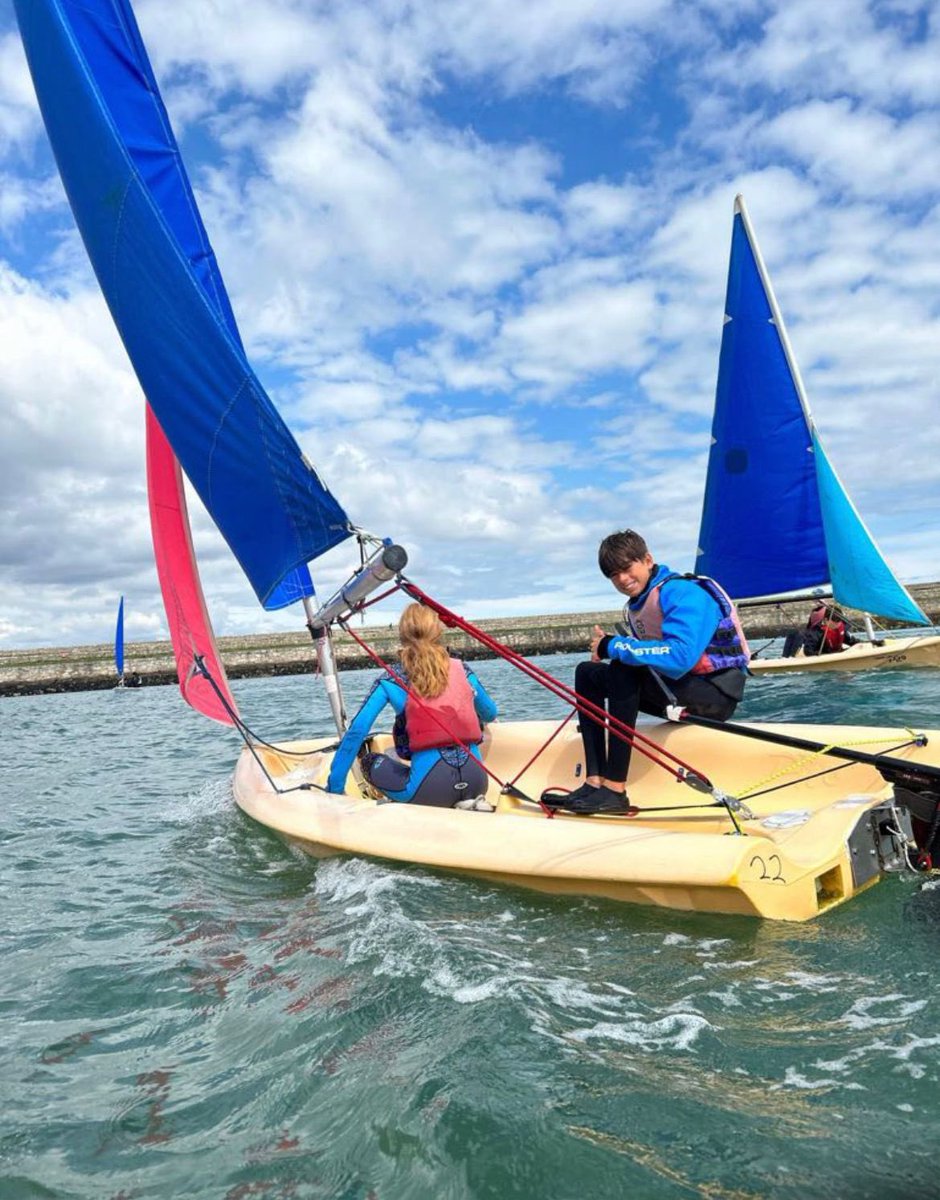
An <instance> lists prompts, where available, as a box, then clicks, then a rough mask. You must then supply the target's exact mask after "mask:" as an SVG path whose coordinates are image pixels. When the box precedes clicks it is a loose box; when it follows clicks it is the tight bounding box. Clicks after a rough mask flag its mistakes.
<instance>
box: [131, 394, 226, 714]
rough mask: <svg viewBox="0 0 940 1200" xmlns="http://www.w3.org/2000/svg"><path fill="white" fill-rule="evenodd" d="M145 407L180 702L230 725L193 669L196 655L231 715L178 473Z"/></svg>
mask: <svg viewBox="0 0 940 1200" xmlns="http://www.w3.org/2000/svg"><path fill="white" fill-rule="evenodd" d="M146 408H147V491H148V494H149V498H150V530H151V533H152V535H153V551H154V557H155V558H156V562H157V575H158V576H159V578H160V590H161V591H162V593H163V605H164V608H165V609H166V619H167V624H168V625H169V627H170V637H171V639H172V641H173V653H174V654H175V655H176V671H177V674H178V675H179V681H180V691H181V692H182V693H183V699H184V700H185V701H186V703H187V704H190V705H191V706H192V707H193V708H195V709H196V711H197V712H201V713H203V714H204V715H205V716H207V717H211V718H212V720H213V721H222V722H223V723H225V724H226V725H233V724H234V721H233V720H232V717H231V716H230V715H229V713H228V712H227V711H226V708H225V705H224V704H223V703H222V700H221V699H220V697H219V695H218V694H217V693H216V691H215V689H214V688H213V686H212V684H211V683H210V682H209V680H208V679H206V678H205V677H204V676H203V675H201V674H199V672H198V670H197V667H196V662H195V659H196V657H197V656H199V657H200V658H201V659H202V660H203V661H204V663H205V666H206V669H207V670H208V671H209V673H210V674H211V676H212V678H213V679H214V680H215V683H216V685H217V686H218V689H219V691H220V692H221V693H222V695H223V696H224V697H225V700H226V701H227V703H228V704H229V705H230V706H231V709H232V712H234V713H236V715H237V713H238V709H237V707H236V705H235V698H234V697H233V695H232V693H231V690H230V688H229V685H228V679H227V678H226V675H225V668H224V667H223V666H222V661H221V659H220V658H219V655H218V651H217V650H216V645H215V636H214V635H213V633H212V625H211V623H210V621H209V614H208V612H207V611H206V602H205V599H204V598H203V594H202V585H201V584H200V582H199V571H198V568H197V567H196V556H195V554H194V553H193V541H192V534H191V532H190V528H189V513H188V511H187V508H186V495H185V493H184V491H183V475H182V472H181V471H180V466H179V463H178V462H177V461H176V455H175V454H174V453H173V449H172V447H171V446H170V443H169V442H168V441H167V440H166V437H165V436H164V433H163V430H162V429H161V428H160V425H159V423H158V421H157V419H156V417H155V416H154V415H153V412H152V411H151V409H150V405H149V404H148V405H147V406H146Z"/></svg>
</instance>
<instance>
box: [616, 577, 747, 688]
mask: <svg viewBox="0 0 940 1200" xmlns="http://www.w3.org/2000/svg"><path fill="white" fill-rule="evenodd" d="M671 579H688V580H689V581H690V582H691V583H697V584H698V585H699V586H700V587H703V588H704V589H705V591H706V592H708V594H709V595H710V596H711V598H712V599H713V600H714V601H715V603H716V604H717V605H718V607H719V609H720V610H721V620H720V621H719V622H718V624H717V625H716V627H715V632H714V633H713V634H712V636H711V637H710V638H709V642H708V645H707V646H706V647H705V649H704V651H703V652H702V655H701V657H700V658H699V660H698V662H697V663H696V664H695V666H694V667H693V668H692V671H691V674H693V675H711V674H713V673H714V672H715V671H724V670H726V669H727V668H728V667H738V668H740V669H741V670H745V669H746V667H747V664H748V663H749V662H750V659H751V651H750V648H749V647H748V644H747V638H746V637H745V636H744V630H743V629H742V628H741V620H740V618H739V616H738V611H737V609H736V608H735V607H734V604H733V603H732V601H731V598H730V596H729V595H728V593H727V592H726V591H725V590H724V588H723V587H722V586H721V585H720V584H718V583H716V582H715V580H714V579H710V578H709V577H708V576H707V575H667V576H666V578H665V579H662V580H660V582H659V583H657V584H656V586H655V587H652V588H650V590H649V594H648V595H647V597H646V599H645V600H644V601H643V603H642V604H641V605H640V607H639V608H635V609H634V608H631V607H630V605H629V604H627V606H626V607H625V609H624V614H625V615H626V617H627V620H628V621H629V622H630V627H631V629H632V630H633V632H634V634H635V636H636V637H638V638H642V639H644V640H645V641H652V642H656V641H661V640H662V636H663V606H662V601H661V600H660V597H659V592H660V589H661V588H662V586H663V584H665V583H668V582H669V581H670V580H671Z"/></svg>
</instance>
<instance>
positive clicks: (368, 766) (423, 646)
mask: <svg viewBox="0 0 940 1200" xmlns="http://www.w3.org/2000/svg"><path fill="white" fill-rule="evenodd" d="M443 632H444V630H443V626H442V625H441V622H440V618H439V617H438V616H437V614H436V613H434V612H432V611H431V610H430V609H429V608H425V607H424V606H423V605H421V604H409V605H408V607H407V608H406V609H405V610H404V611H403V612H402V614H401V617H400V619H399V622H398V633H399V637H400V638H401V667H400V668H398V669H396V670H395V671H394V672H393V673H392V672H390V673H388V674H386V675H383V676H382V677H381V678H380V679H378V680H376V682H375V685H374V686H373V688H372V691H371V692H370V693H369V695H368V696H367V697H366V699H365V701H364V703H363V705H362V707H361V708H360V709H359V711H358V712H357V713H356V715H355V716H354V717H353V719H352V723H351V724H350V726H349V728H348V729H347V730H346V733H345V735H344V736H343V740H342V741H341V742H340V744H339V749H338V750H337V751H336V754H335V755H334V758H333V765H332V767H331V769H330V777H329V781H328V783H327V788H328V790H329V791H331V792H344V791H345V790H346V777H347V775H348V774H349V769H350V767H351V766H352V764H353V761H354V759H355V758H356V755H357V754H358V753H359V751H360V749H361V747H362V744H363V742H364V741H365V739H366V737H367V736H368V733H369V730H370V729H371V728H372V726H373V725H374V724H375V722H376V720H377V718H378V716H379V714H380V713H381V712H382V710H383V709H384V708H385V706H386V705H391V706H392V708H393V709H394V710H395V713H396V714H397V717H396V726H397V727H398V730H399V736H398V737H396V750H397V751H398V755H397V756H393V755H389V754H367V755H365V756H364V757H363V759H362V760H361V765H362V773H363V775H364V776H365V778H366V780H367V782H368V783H370V784H371V785H372V786H373V787H376V788H378V789H379V791H381V792H384V793H385V795H386V796H388V798H389V799H390V800H399V801H403V802H411V803H412V804H429V805H433V806H434V807H436V808H465V809H475V810H476V811H478V812H492V811H493V807H494V806H493V805H491V804H489V803H488V802H487V800H486V786H487V777H486V771H485V770H484V769H483V767H482V765H481V762H480V750H479V744H480V742H481V741H482V740H483V728H482V723H483V722H486V721H492V720H493V719H494V718H495V717H496V713H497V707H496V703H495V702H494V701H493V699H492V698H491V697H490V695H489V693H488V692H487V690H486V688H485V687H484V686H483V684H482V683H480V681H479V679H477V677H476V675H475V674H474V673H473V672H472V671H471V670H470V668H469V667H466V666H464V664H463V663H462V662H460V661H459V660H458V659H456V658H451V657H450V655H449V654H448V653H447V650H446V649H445V647H444V644H443V640H442V638H443ZM402 734H403V735H404V736H402Z"/></svg>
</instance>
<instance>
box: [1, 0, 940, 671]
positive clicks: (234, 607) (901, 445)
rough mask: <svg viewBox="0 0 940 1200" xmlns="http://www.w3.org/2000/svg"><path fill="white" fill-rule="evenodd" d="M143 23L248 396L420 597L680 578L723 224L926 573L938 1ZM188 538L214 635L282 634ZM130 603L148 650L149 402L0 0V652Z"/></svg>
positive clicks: (932, 551) (860, 484)
mask: <svg viewBox="0 0 940 1200" xmlns="http://www.w3.org/2000/svg"><path fill="white" fill-rule="evenodd" d="M135 10H136V12H137V16H138V20H139V23H140V26H141V30H142V33H143V36H144V40H145V42H146V43H147V45H148V48H149V50H150V54H151V58H152V60H153V64H154V68H155V71H156V74H157V77H158V79H159V80H160V82H161V86H162V88H163V92H164V99H165V100H166V103H167V107H168V109H169V112H170V115H171V118H172V120H173V122H174V126H175V129H176V132H177V136H178V138H179V140H180V143H181V146H182V149H183V153H184V156H185V158H186V162H187V166H188V168H189V172H190V176H191V178H192V181H193V184H194V186H195V189H196V192H197V196H198V199H199V203H200V207H201V209H202V213H203V217H204V220H205V223H206V225H207V227H208V230H209V233H210V237H211V238H212V241H213V244H214V247H215V250H216V254H217V257H218V260H219V263H220V266H221V269H222V273H223V275H224V277H225V279H226V282H227V285H228V288H229V291H230V294H231V297H232V301H233V306H234V309H235V313H236V316H237V318H238V321H239V325H240V327H241V330H242V334H243V338H244V340H245V342H246V345H247V347H248V350H249V355H250V357H251V358H252V361H253V363H254V365H255V367H256V370H257V372H258V374H259V375H260V377H261V378H262V380H263V381H264V382H265V384H266V385H267V386H268V388H269V391H270V392H271V394H272V396H273V398H274V400H275V402H276V404H277V405H278V407H279V408H280V410H281V412H282V413H283V414H284V416H285V418H286V420H287V422H288V424H289V425H290V427H291V428H292V430H293V432H294V433H295V435H296V437H297V438H298V441H299V442H300V443H301V445H302V446H303V448H304V450H305V451H306V452H307V454H308V455H309V457H310V458H311V459H312V460H313V461H314V462H315V463H316V464H317V467H318V469H319V470H320V473H321V475H322V476H323V477H324V479H325V480H326V482H327V483H328V485H329V486H330V487H331V489H332V490H333V491H334V493H335V494H336V495H337V496H338V498H339V499H340V500H341V502H342V503H343V505H344V506H345V508H346V510H347V512H348V513H349V514H350V516H351V517H352V519H353V520H354V521H355V522H356V523H357V524H359V525H361V526H364V527H366V528H368V529H371V530H372V531H373V532H375V533H378V534H381V535H385V534H388V535H391V536H393V537H395V538H396V539H397V540H399V541H401V542H402V543H403V544H404V545H405V546H406V547H407V548H408V550H409V552H410V554H411V574H412V575H413V577H414V578H415V579H416V580H417V581H418V582H419V583H421V584H422V586H424V587H425V588H426V589H427V590H429V591H431V592H432V593H434V594H436V595H438V596H439V597H440V598H441V599H442V600H444V601H445V602H447V603H450V604H452V605H453V606H454V607H456V608H458V609H459V610H460V611H462V612H464V613H465V614H467V615H469V616H477V617H483V616H498V615H508V614H521V613H532V612H550V611H566V612H567V611H579V610H581V611H586V610H590V609H593V608H611V607H615V603H616V598H615V596H614V594H613V593H612V592H611V591H609V590H608V587H607V585H606V583H605V582H604V581H603V580H602V579H601V578H600V577H599V575H598V573H597V568H596V558H595V552H596V546H597V543H598V541H599V540H600V538H601V537H603V536H604V535H605V534H606V533H608V532H609V531H610V530H612V529H615V528H623V527H625V526H627V525H630V526H633V527H635V528H638V529H639V530H640V531H641V532H643V533H644V534H645V535H646V537H647V539H648V540H649V541H650V543H651V546H652V548H653V550H654V552H655V555H656V557H657V558H658V559H659V560H660V561H665V562H668V563H669V564H670V565H671V566H673V567H674V568H676V569H680V570H686V569H691V567H692V565H693V556H694V551H695V546H696V540H697V533H698V524H699V514H700V508H701V501H702V491H703V487H704V477H705V463H706V457H707V450H708V438H709V428H710V421H711V408H712V404H713V400H714V390H715V373H716V368H717V362H718V346H719V339H720V335H721V325H722V311H723V301H724V288H725V273H726V269H727V255H728V248H729V243H730V233H731V220H732V206H733V200H734V196H735V193H736V192H738V191H741V192H743V193H744V195H745V197H746V199H747V201H748V207H749V209H750V213H751V217H752V219H753V222H754V224H755V227H756V231H757V234H758V237H759V239H760V242H761V247H762V249H763V252H764V257H765V259H766V260H767V264H768V267H769V270H770V273H771V276H772V278H773V280H774V283H775V287H776V291H777V296H778V300H779V302H780V305H781V308H782V310H783V313H784V316H785V318H786V320H787V323H788V327H789V331H790V336H791V340H792V342H793V345H794V348H795V351H796V354H797V358H798V359H799V362H800V365H801V368H802V372H803V376H804V381H805V383H806V387H807V391H808V394H809V399H810V403H811V405H812V408H813V412H814V416H815V418H816V421H817V424H818V426H819V428H820V431H821V433H822V436H823V438H824V440H825V443H826V446H827V449H828V451H829V454H830V457H831V458H832V460H833V462H834V464H835V466H836V468H837V470H838V471H839V473H840V475H841V476H842V478H843V480H844V482H845V483H846V485H847V487H848V489H849V491H850V493H851V494H852V496H853V498H854V500H855V502H856V504H857V506H858V508H859V509H860V511H861V512H862V514H863V516H864V517H865V519H866V521H867V523H868V525H869V527H870V529H871V530H872V532H873V533H874V535H875V537H876V538H877V539H878V541H879V543H880V545H881V547H882V549H883V550H884V552H885V554H886V556H887V557H888V559H889V561H891V563H892V564H893V565H894V566H895V568H896V569H897V571H898V573H899V574H900V575H901V577H902V578H903V579H905V580H909V581H915V580H925V579H937V578H940V546H938V536H937V534H938V530H940V491H938V486H937V484H938V477H940V430H938V422H937V420H936V417H935V413H936V408H937V392H938V387H940V336H938V334H940V122H938V115H940V112H938V109H940V71H938V70H937V63H938V62H940V44H938V43H940V5H938V4H936V3H915V2H913V0H895V2H893V3H892V2H891V0H881V2H880V3H877V4H875V3H865V2H863V0H827V3H825V4H820V3H819V2H818V0H812V2H809V0H787V2H785V3H757V2H751V0H739V2H737V3H735V2H734V0H729V2H720V3H719V2H718V0H594V2H590V3H589V2H587V0H583V2H582V0H555V2H551V0H539V2H538V3H534V2H529V0H517V3H515V4H513V5H511V6H507V5H506V4H505V2H504V0H500V2H499V3H497V2H496V0H472V2H471V0H433V2H432V0H420V2H414V3H410V4H408V3H400V2H392V0H388V2H384V3H383V2H381V0H369V2H368V3H358V2H357V0H346V2H344V3H343V4H342V5H338V4H337V5H325V4H318V3H308V2H306V0H251V2H250V3H249V2H248V0H215V2H214V3H212V4H192V3H191V2H189V0H187V2H185V3H183V2H177V0H140V3H138V4H137V5H136V6H135ZM192 507H193V510H194V511H193V516H194V525H195V527H196V537H197V551H198V553H199V557H200V562H201V564H202V568H203V579H204V585H205V590H206V594H207V599H208V602H209V606H210V609H211V611H212V614H213V617H214V620H215V624H216V628H217V632H219V633H246V632H255V631H259V630H262V629H270V628H277V629H287V628H292V627H295V626H298V625H300V623H301V620H300V616H299V613H295V612H294V611H293V610H289V611H288V612H287V613H282V614H278V615H276V616H273V617H272V616H266V615H265V614H263V613H262V612H261V610H260V608H259V607H258V606H257V604H256V602H255V601H254V598H253V595H252V593H251V592H250V589H249V588H248V585H247V583H246V582H245V581H244V580H243V579H242V577H241V575H240V573H239V571H238V569H237V567H236V566H235V564H234V563H233V561H232V559H231V557H230V555H229V553H228V551H227V549H226V548H225V546H224V545H223V544H222V543H221V541H220V540H219V539H218V537H217V536H216V535H215V534H214V532H213V530H212V529H211V527H210V524H209V522H208V519H207V518H206V517H205V514H203V513H201V512H200V511H199V510H198V506H197V505H196V504H193V506H192ZM352 555H353V551H351V550H349V549H348V548H339V549H337V550H335V551H333V552H332V553H331V554H330V555H329V556H328V557H327V559H325V560H324V562H323V563H322V564H319V565H317V566H315V568H314V575H315V578H316V580H317V583H318V587H319V589H320V591H321V592H326V591H328V590H329V589H330V588H332V587H334V586H335V585H337V584H339V583H340V582H341V581H342V579H343V578H344V577H345V574H346V573H347V570H348V568H349V567H350V565H351V559H352ZM122 592H123V593H125V594H126V596H127V609H126V628H127V635H128V637H129V638H132V639H136V638H143V639H149V638H154V637H158V636H162V635H163V633H164V631H165V625H164V622H163V615H162V610H161V608H160V602H159V596H158V591H157V583H156V575H155V571H154V569H153V565H152V561H151V552H150V546H149V531H148V524H147V506H146V496H145V490H144V464H143V411H142V400H141V396H140V393H139V390H138V388H137V386H136V382H135V379H134V376H133V374H132V372H131V370H130V368H129V366H128V364H127V361H126V358H125V356H124V353H123V350H122V348H121V346H120V343H119V341H118V339H117V336H116V334H115V333H114V330H113V326H112V324H111V321H110V317H109V316H108V313H107V310H106V309H105V306H104V304H103V302H102V300H101V298H100V296H99V294H98V292H97V288H96V285H95V283H94V279H93V277H92V275H91V272H90V269H89V267H88V265H87V261H86V260H85V257H84V251H83V249H82V246H81V243H80V241H79V239H78V236H77V234H76V233H75V231H74V227H73V226H72V224H71V218H70V214H69V211H68V208H67V205H66V203H65V200H64V195H63V193H62V190H61V187H60V185H59V183H58V179H57V177H56V174H55V170H54V164H53V162H52V159H51V155H50V153H49V150H48V147H47V145H46V142H45V137H44V133H43V130H42V126H41V122H40V120H39V115H38V110H37V108H36V104H35V99H34V97H33V95H32V89H31V84H30V82H29V77H28V73H27V70H26V65H25V61H24V59H23V55H22V50H21V48H20V45H19V39H18V35H17V33H16V27H15V22H14V18H13V13H12V8H11V6H10V4H9V3H8V0H0V647H8V648H9V647H18V646H29V645H41V644H54V643H73V644H80V643H86V642H95V641H104V640H107V638H108V637H109V636H110V631H111V629H112V628H113V618H114V611H115V609H116V605H117V596H118V595H119V594H120V593H122ZM383 615H384V616H385V617H386V619H390V616H391V612H390V610H388V609H386V610H385V612H384V614H383Z"/></svg>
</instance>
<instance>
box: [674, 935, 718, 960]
mask: <svg viewBox="0 0 940 1200" xmlns="http://www.w3.org/2000/svg"><path fill="white" fill-rule="evenodd" d="M729 941H730V939H729V938H692V937H688V936H687V935H686V934H684V933H667V934H666V936H665V937H664V938H663V945H664V946H691V947H692V948H694V950H695V951H696V953H697V954H699V955H711V954H715V953H717V951H718V948H719V946H727V945H728V944H729Z"/></svg>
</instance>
